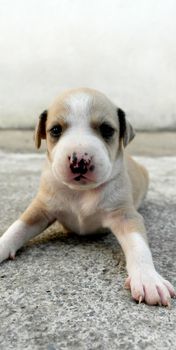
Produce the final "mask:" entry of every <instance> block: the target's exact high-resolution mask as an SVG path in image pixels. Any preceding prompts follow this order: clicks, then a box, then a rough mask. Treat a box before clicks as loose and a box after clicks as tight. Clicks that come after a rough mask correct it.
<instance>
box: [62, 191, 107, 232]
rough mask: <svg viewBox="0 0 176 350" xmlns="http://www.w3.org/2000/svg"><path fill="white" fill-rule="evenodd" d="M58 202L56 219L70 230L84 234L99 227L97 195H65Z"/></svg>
mask: <svg viewBox="0 0 176 350" xmlns="http://www.w3.org/2000/svg"><path fill="white" fill-rule="evenodd" d="M59 202H60V203H59V208H58V211H57V219H58V221H59V222H60V223H62V224H63V225H64V226H65V227H66V228H67V229H69V230H70V231H73V232H76V233H77V234H80V235H85V234H89V233H93V232H95V231H97V230H98V229H100V228H101V222H102V211H101V210H100V209H99V207H98V198H97V196H94V195H89V196H84V195H83V194H82V193H81V194H80V195H78V196H77V195H75V196H66V195H65V197H62V200H60V201H59Z"/></svg>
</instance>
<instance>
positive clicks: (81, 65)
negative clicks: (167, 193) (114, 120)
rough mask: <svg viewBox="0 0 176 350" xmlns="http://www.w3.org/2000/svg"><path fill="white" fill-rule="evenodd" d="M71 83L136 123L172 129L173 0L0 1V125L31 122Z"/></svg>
mask: <svg viewBox="0 0 176 350" xmlns="http://www.w3.org/2000/svg"><path fill="white" fill-rule="evenodd" d="M78 86H88V87H94V88H97V89H99V90H101V91H103V92H104V93H107V94H108V96H109V97H110V98H111V99H112V100H113V101H114V102H116V103H117V104H118V105H120V106H121V107H122V108H124V109H125V110H126V111H127V112H128V115H129V118H130V120H131V121H132V122H133V123H134V125H135V127H137V128H144V129H151V128H174V127H175V128H176V1H175V0H167V1H166V0H0V127H6V126H8V127H11V126H15V127H17V126H32V125H33V123H34V120H35V119H36V117H37V116H38V114H39V113H40V112H41V111H42V110H43V109H45V108H46V107H47V106H48V104H49V103H50V102H51V101H52V100H53V98H54V97H55V96H57V95H58V93H59V92H60V91H62V90H63V89H66V88H69V87H78Z"/></svg>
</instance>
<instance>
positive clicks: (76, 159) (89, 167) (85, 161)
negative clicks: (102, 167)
mask: <svg viewBox="0 0 176 350" xmlns="http://www.w3.org/2000/svg"><path fill="white" fill-rule="evenodd" d="M68 160H69V163H70V164H69V165H70V171H71V173H72V174H74V175H75V177H74V180H75V181H80V180H81V179H85V178H87V179H92V175H93V174H92V173H93V171H94V169H95V165H94V164H93V157H92V156H90V155H88V153H83V154H81V153H77V152H73V153H72V155H71V156H68Z"/></svg>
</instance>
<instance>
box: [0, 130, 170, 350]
mask: <svg viewBox="0 0 176 350" xmlns="http://www.w3.org/2000/svg"><path fill="white" fill-rule="evenodd" d="M2 135H3V136H2ZM19 136H20V139H19V140H18V142H17V141H16V140H17V139H18V137H19ZM173 136H174V134H170V135H169V136H167V137H166V135H165V136H164V134H163V133H162V134H160V135H158V136H156V137H155V140H156V139H157V140H159V139H160V140H163V141H162V142H163V144H162V146H161V147H163V151H161V150H159V149H158V151H157V152H156V150H154V147H155V146H156V148H157V145H156V144H154V143H153V147H152V145H151V139H153V136H151V134H150V135H148V136H147V135H145V137H144V134H143V135H141V134H140V135H139V137H138V140H139V138H140V140H141V143H139V144H138V146H133V151H134V150H135V147H136V152H135V151H134V153H135V154H139V153H140V154H144V155H145V156H139V155H138V156H137V157H136V158H137V159H138V160H139V161H140V162H141V163H143V164H145V165H146V166H147V168H148V170H149V172H150V178H151V182H150V188H149V192H148V196H147V198H146V200H145V202H144V204H143V206H142V208H141V209H140V212H141V213H142V214H143V216H144V219H145V223H146V227H147V231H148V236H149V241H150V246H151V249H152V253H153V257H154V262H155V264H156V266H157V268H158V271H159V272H160V273H162V274H163V275H164V276H165V277H166V278H168V279H169V280H170V281H171V282H172V283H173V284H174V285H175V286H176V274H175V271H176V259H175V251H176V237H175V232H176V224H175V209H176V187H175V179H176V157H175V156H174V154H175V149H176V148H175V149H174V147H173V144H174V143H175V138H174V137H173ZM3 137H4V141H3ZM30 138H31V132H27V133H26V132H23V133H21V132H7V131H6V132H0V145H1V151H0V197H1V207H0V209H1V210H0V221H1V227H0V234H2V233H3V232H4V231H5V230H6V228H7V227H8V226H9V224H10V223H12V222H13V221H14V220H15V219H16V218H17V217H18V216H19V214H20V213H21V212H22V211H23V210H24V209H25V208H26V206H27V205H28V204H29V202H30V201H31V199H32V198H33V197H34V195H35V193H36V191H37V187H38V183H39V177H40V171H41V168H42V164H43V159H44V156H43V154H36V153H35V154H31V153H29V152H31V147H32V146H31V143H30V142H29V140H30ZM171 140H172V141H171ZM28 142H29V143H28ZM136 142H137V141H136ZM29 144H30V146H29ZM27 145H28V146H27ZM144 145H146V146H144ZM12 150H15V151H18V152H20V151H21V150H22V151H23V154H19V153H16V152H14V153H11V152H12ZM149 150H150V151H149ZM166 150H167V152H168V153H166V155H167V156H165V157H162V155H163V154H165V152H166ZM6 151H7V152H6ZM26 152H27V153H26ZM169 152H170V153H169ZM151 155H152V156H155V157H151ZM125 277H126V271H125V262H124V256H123V253H122V251H121V249H120V246H119V245H118V243H117V242H116V240H115V238H114V237H113V235H112V234H109V235H106V236H101V237H99V238H98V237H95V238H91V239H90V238H80V237H77V236H75V235H74V234H71V235H68V234H64V233H63V232H62V231H61V229H60V227H59V226H57V225H55V226H53V227H51V228H50V229H49V230H47V231H46V232H45V233H43V234H42V235H41V236H39V237H38V238H36V239H34V240H33V241H31V242H30V243H29V244H28V245H27V246H26V247H24V248H23V249H21V251H20V252H19V253H18V255H17V257H16V260H15V261H7V262H4V263H3V264H2V265H1V269H0V350H7V349H17V350H24V349H27V350H38V349H39V350H40V349H41V350H43V349H46V350H67V349H68V350H116V349H120V350H121V349H125V350H138V349H139V350H140V349H146V350H153V349H154V350H155V349H157V350H158V349H161V350H162V349H163V350H164V349H169V350H174V349H176V342H175V338H176V328H175V324H176V300H173V301H172V307H171V309H168V308H164V307H155V306H154V307H149V306H147V305H145V304H140V305H138V304H136V303H135V302H134V301H132V300H131V298H130V294H129V292H128V291H127V290H125V289H124V288H123V283H124V280H125Z"/></svg>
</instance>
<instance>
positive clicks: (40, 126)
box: [34, 111, 48, 148]
mask: <svg viewBox="0 0 176 350" xmlns="http://www.w3.org/2000/svg"><path fill="white" fill-rule="evenodd" d="M47 114H48V112H47V111H43V113H42V114H40V116H39V120H38V123H37V125H36V128H35V135H34V139H35V146H36V148H40V145H41V139H46V120H47Z"/></svg>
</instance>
